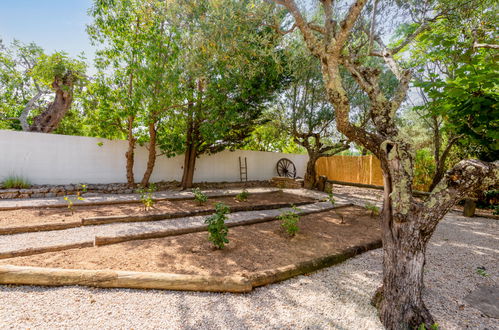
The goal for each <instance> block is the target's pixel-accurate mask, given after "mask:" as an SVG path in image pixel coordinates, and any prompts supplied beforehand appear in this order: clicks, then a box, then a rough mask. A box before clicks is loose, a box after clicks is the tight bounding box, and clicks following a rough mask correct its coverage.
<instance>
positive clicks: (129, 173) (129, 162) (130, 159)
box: [125, 116, 137, 188]
mask: <svg viewBox="0 0 499 330" xmlns="http://www.w3.org/2000/svg"><path fill="white" fill-rule="evenodd" d="M134 121H135V117H133V116H130V117H128V127H127V131H128V136H127V140H128V150H127V152H126V153H125V158H126V180H127V183H128V186H129V187H130V188H135V177H134V174H133V164H134V162H135V142H136V141H137V139H136V138H135V137H134V136H133V122H134Z"/></svg>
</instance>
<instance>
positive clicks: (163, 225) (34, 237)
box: [0, 202, 340, 254]
mask: <svg viewBox="0 0 499 330" xmlns="http://www.w3.org/2000/svg"><path fill="white" fill-rule="evenodd" d="M339 205H340V204H339ZM330 208H331V203H329V202H319V203H314V204H308V205H303V206H300V207H299V208H298V209H299V210H301V211H302V212H304V213H309V212H314V211H317V210H327V209H330ZM286 210H291V209H290V208H283V209H275V210H261V211H247V212H237V213H232V214H229V215H228V220H227V223H231V222H245V221H252V220H254V219H259V218H262V217H276V216H278V215H279V214H280V213H281V212H283V211H286ZM207 217H208V216H193V217H186V218H175V219H167V220H161V221H149V222H127V223H113V224H107V225H97V226H82V227H77V228H71V229H64V230H54V231H40V232H33V233H23V234H14V235H4V236H0V254H9V253H14V252H16V251H23V250H26V249H42V248H47V247H53V246H63V245H68V246H71V245H73V246H74V244H83V243H89V244H93V242H94V238H95V237H96V236H100V237H121V236H128V235H134V234H146V233H152V232H158V231H165V230H174V229H181V228H198V227H202V226H204V225H205V224H204V220H205V219H206V218H207Z"/></svg>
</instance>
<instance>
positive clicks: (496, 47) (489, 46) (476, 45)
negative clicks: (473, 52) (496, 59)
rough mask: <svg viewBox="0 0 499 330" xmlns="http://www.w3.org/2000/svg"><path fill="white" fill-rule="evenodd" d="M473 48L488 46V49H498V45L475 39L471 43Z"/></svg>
mask: <svg viewBox="0 0 499 330" xmlns="http://www.w3.org/2000/svg"><path fill="white" fill-rule="evenodd" d="M473 48H490V49H499V45H494V44H479V43H477V42H476V41H475V43H474V44H473Z"/></svg>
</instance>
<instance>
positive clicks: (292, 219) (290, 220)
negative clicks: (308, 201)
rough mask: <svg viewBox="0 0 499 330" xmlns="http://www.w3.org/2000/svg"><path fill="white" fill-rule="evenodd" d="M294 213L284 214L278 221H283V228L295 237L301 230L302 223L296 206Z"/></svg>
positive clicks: (286, 212) (285, 212)
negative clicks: (299, 225)
mask: <svg viewBox="0 0 499 330" xmlns="http://www.w3.org/2000/svg"><path fill="white" fill-rule="evenodd" d="M292 209H293V210H292V211H284V212H282V213H281V214H280V215H279V216H278V217H277V219H279V220H281V227H282V228H283V229H284V231H286V233H287V234H288V235H289V236H291V237H293V236H295V235H296V233H298V231H299V230H300V228H299V227H298V221H300V215H299V214H298V209H297V208H296V206H293V207H292Z"/></svg>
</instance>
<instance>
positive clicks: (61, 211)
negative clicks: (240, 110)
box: [0, 192, 314, 229]
mask: <svg viewBox="0 0 499 330" xmlns="http://www.w3.org/2000/svg"><path fill="white" fill-rule="evenodd" d="M308 201H309V202H314V200H313V199H311V198H307V197H302V196H298V195H294V194H288V193H284V192H273V193H263V194H250V195H249V197H248V199H247V200H246V201H244V202H239V201H237V200H236V199H235V198H234V197H230V196H228V197H217V198H209V199H208V201H207V202H206V203H205V204H203V205H200V204H199V203H198V202H196V201H194V200H177V201H159V202H157V203H156V204H155V205H154V208H152V209H150V210H148V211H144V208H143V206H142V204H141V203H133V204H111V205H99V206H79V205H78V206H73V210H74V212H73V214H71V210H70V209H68V208H66V207H64V208H37V209H20V210H9V211H0V229H2V228H11V227H24V226H35V225H45V224H60V223H62V224H68V223H80V222H81V219H82V218H89V217H98V216H111V215H116V216H119V215H126V216H131V215H153V214H160V213H175V212H182V211H195V210H207V211H209V210H212V209H213V205H214V204H215V203H225V204H226V205H229V206H236V205H237V206H244V205H248V206H251V205H270V204H277V203H299V202H308Z"/></svg>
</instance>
